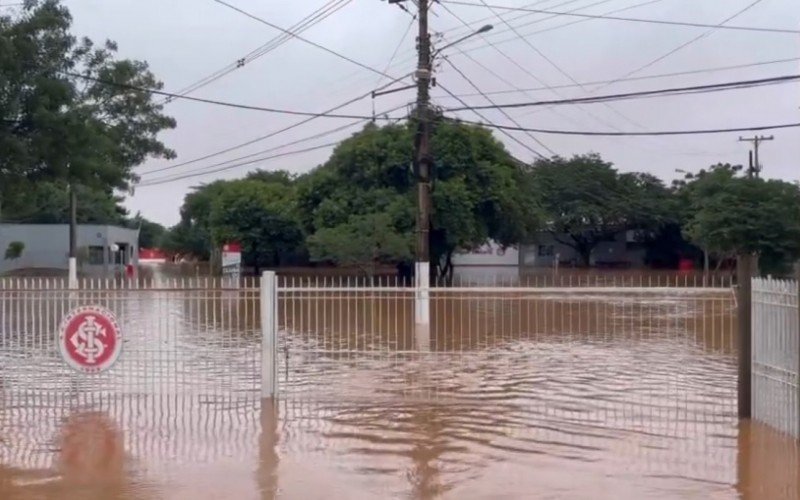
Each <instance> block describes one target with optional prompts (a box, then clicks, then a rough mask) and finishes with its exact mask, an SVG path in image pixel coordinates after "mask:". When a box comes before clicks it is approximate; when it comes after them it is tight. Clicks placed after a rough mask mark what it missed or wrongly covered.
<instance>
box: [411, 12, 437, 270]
mask: <svg viewBox="0 0 800 500" xmlns="http://www.w3.org/2000/svg"><path fill="white" fill-rule="evenodd" d="M429 1H430V0H419V13H418V16H417V17H418V19H419V35H418V39H417V50H418V54H419V59H418V62H417V72H416V78H417V136H416V140H415V147H414V149H415V151H414V169H415V170H416V172H415V173H416V176H417V204H418V215H417V264H416V267H417V269H416V272H417V280H418V282H420V283H424V284H426V285H427V284H429V279H430V260H431V255H430V252H431V247H430V226H431V205H432V204H431V170H432V168H431V166H432V163H433V161H432V158H431V152H430V133H431V131H430V86H431V76H432V75H431V38H430V34H429V33H428V6H429Z"/></svg>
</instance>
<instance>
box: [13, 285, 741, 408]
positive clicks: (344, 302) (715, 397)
mask: <svg viewBox="0 0 800 500" xmlns="http://www.w3.org/2000/svg"><path fill="white" fill-rule="evenodd" d="M270 276H271V277H270V278H268V279H263V280H261V281H260V282H259V280H243V281H242V282H241V283H239V284H238V285H237V286H231V284H230V283H225V282H221V281H217V280H211V279H204V278H199V279H190V278H184V279H162V280H149V281H134V282H130V281H116V280H105V281H104V280H86V281H84V282H82V283H81V287H80V289H79V290H70V289H68V287H67V286H66V281H65V280H49V279H36V278H34V279H30V278H28V279H23V278H19V279H17V278H12V279H0V391H4V392H5V393H7V394H9V393H11V392H13V391H23V390H24V391H30V390H46V391H59V390H63V389H65V388H69V389H71V390H81V389H83V390H92V391H94V392H98V393H103V394H116V395H125V394H131V395H136V394H148V395H152V394H175V395H182V396H185V395H199V396H214V395H226V396H231V395H234V396H236V395H240V396H258V395H259V394H261V395H265V396H270V395H273V394H275V393H276V392H277V388H278V387H279V386H280V389H281V392H282V393H283V394H284V395H286V396H291V397H295V396H302V397H306V396H308V397H318V396H331V395H333V394H336V396H337V397H347V396H348V395H350V396H352V395H354V394H358V395H361V396H367V397H379V396H381V395H384V396H394V395H397V394H402V395H404V396H419V397H427V396H429V395H431V394H434V393H435V394H438V395H443V396H446V397H448V398H459V397H463V396H465V395H472V394H474V392H475V391H480V390H483V388H485V387H484V385H485V383H486V382H487V381H491V380H494V381H495V382H497V383H498V384H499V386H504V384H505V382H504V381H510V383H511V384H512V386H513V384H519V385H521V386H525V387H529V386H530V387H532V388H533V389H534V390H533V392H532V393H530V394H531V395H532V397H544V396H543V395H542V394H540V393H538V394H537V392H536V391H537V390H539V389H541V388H545V389H546V388H547V383H543V384H541V385H536V384H533V382H531V381H532V380H538V378H539V377H540V376H541V374H542V373H547V372H548V371H551V372H552V371H554V370H555V371H559V372H560V373H562V374H564V379H563V380H560V381H559V383H563V384H567V383H568V379H569V377H572V376H573V375H575V374H583V375H585V376H586V377H588V379H587V380H591V381H592V384H594V386H595V388H596V389H597V390H598V391H599V392H603V391H606V394H605V395H601V397H600V398H599V399H598V400H597V401H595V402H591V401H589V400H586V401H584V402H583V403H581V404H583V405H584V406H585V407H586V408H588V410H587V411H595V412H598V413H603V412H605V413H606V414H607V413H608V412H622V411H625V412H630V411H636V408H637V406H642V405H651V407H652V406H653V405H655V407H659V408H662V409H665V411H666V409H674V408H679V409H683V410H687V409H689V408H690V407H691V408H693V410H692V411H694V409H697V410H698V411H699V413H698V414H697V415H695V416H694V417H692V418H716V417H714V415H720V414H724V415H727V414H728V412H729V410H730V409H731V408H733V401H732V398H731V396H732V394H733V393H731V392H730V391H732V389H733V388H734V387H735V383H733V382H731V380H734V381H735V379H732V377H733V376H734V375H733V371H732V367H734V366H735V348H736V342H735V302H734V300H733V297H732V293H731V290H730V288H728V287H727V286H725V287H704V286H703V283H702V282H699V281H697V280H695V279H692V280H688V279H681V278H676V279H675V280H674V281H672V282H671V286H669V287H666V286H663V283H664V282H666V279H665V280H664V281H660V280H655V279H654V280H647V279H644V278H641V277H639V279H634V280H633V281H631V280H627V281H622V280H618V281H616V282H614V281H612V282H613V283H615V286H604V283H606V280H600V279H589V280H586V281H584V280H578V279H575V280H569V281H566V282H563V283H562V284H563V285H564V286H544V284H540V283H535V284H531V285H526V286H521V285H519V284H515V283H510V282H509V283H504V285H505V286H500V285H503V284H496V285H493V286H474V285H473V286H454V287H451V288H432V289H430V290H429V294H428V295H429V297H430V320H431V321H430V325H429V326H428V327H427V328H426V329H425V330H424V331H420V329H419V327H418V326H417V325H416V323H415V317H414V314H415V299H416V298H417V297H418V295H419V293H418V292H419V290H417V289H415V288H413V287H407V286H404V285H403V284H402V283H399V282H397V281H396V280H391V281H390V280H386V279H376V280H358V281H356V280H352V279H351V280H347V279H331V278H328V279H320V278H310V279H309V278H306V279H299V278H295V279H291V278H288V279H282V280H280V282H278V281H277V280H275V278H274V275H270ZM717 283H718V282H717ZM717 283H715V284H717ZM707 284H710V283H707ZM725 284H726V285H727V284H728V283H725ZM462 285H463V284H462ZM648 285H652V286H648ZM658 285H662V286H658ZM86 304H97V305H102V306H105V307H107V308H108V309H110V310H111V311H112V312H114V314H115V315H116V316H117V318H118V320H119V322H120V324H121V328H122V330H123V332H124V338H125V344H124V347H123V354H122V356H121V357H120V359H119V361H118V362H117V364H116V365H115V367H114V368H113V369H112V370H109V371H108V372H106V373H103V374H100V375H96V376H92V377H86V376H81V375H79V374H77V373H76V372H74V371H72V370H71V369H70V368H68V367H67V366H66V364H65V363H63V362H62V360H61V359H60V355H59V351H58V348H57V344H56V339H57V334H58V333H57V330H58V327H59V323H60V321H61V319H62V318H63V316H64V315H65V314H66V313H67V312H68V311H69V310H70V309H71V308H72V307H74V306H77V305H86ZM262 318H269V320H268V321H266V322H264V321H262ZM686 366H692V367H694V368H693V370H694V371H688V372H687V371H686V369H685V368H686ZM708 367H714V369H713V370H710V369H708ZM526 377H527V378H526ZM703 377H706V378H707V379H708V380H710V383H708V384H704V383H703V380H702V379H703ZM517 379H519V380H517ZM637 380H638V381H641V382H643V383H644V384H645V386H644V387H642V388H637V387H636V386H635V382H636V381H637ZM530 384H533V385H530ZM509 390H512V391H513V390H517V388H516V387H514V388H511V389H509ZM542 390H544V389H542ZM548 390H549V389H548ZM555 390H557V391H558V390H572V389H570V388H569V387H562V388H558V389H555ZM626 391H627V392H626ZM622 393H626V394H627V395H626V396H625V397H622V396H620V394H622ZM548 397H549V396H548ZM567 399H568V400H569V404H570V405H574V406H575V407H576V408H577V407H578V406H580V405H579V401H578V400H577V399H576V400H574V401H573V400H572V399H570V398H567ZM589 407H591V408H589ZM698 415H699V416H698Z"/></svg>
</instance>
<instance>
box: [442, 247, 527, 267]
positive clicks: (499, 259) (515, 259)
mask: <svg viewBox="0 0 800 500" xmlns="http://www.w3.org/2000/svg"><path fill="white" fill-rule="evenodd" d="M453 266H455V267H464V266H514V267H517V266H519V250H518V249H517V248H516V247H509V248H506V249H503V248H502V247H501V246H500V245H498V244H497V243H495V242H494V241H489V242H488V243H486V244H484V245H482V246H481V247H479V248H476V249H474V250H472V251H468V252H462V253H458V252H457V253H456V254H455V255H453Z"/></svg>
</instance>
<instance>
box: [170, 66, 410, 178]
mask: <svg viewBox="0 0 800 500" xmlns="http://www.w3.org/2000/svg"><path fill="white" fill-rule="evenodd" d="M408 76H409V75H404V76H401V77H399V78H394V79H392V80H391V81H389V82H387V83H386V84H384V85H382V86H380V87H378V88H377V89H376V90H383V89H385V88H387V87H389V86H391V85H394V84H395V83H397V82H399V81H401V80H403V79H405V78H407V77H408ZM372 92H374V91H372V90H371V91H369V92H367V93H365V94H361V95H359V96H357V97H354V98H352V99H349V100H347V101H345V102H343V103H341V104H339V105H337V106H334V107H332V108H330V109H327V110H325V111H323V112H321V113H317V114H316V115H314V116H309V117H308V118H306V119H304V120H301V121H299V122H296V123H294V124H292V125H289V126H286V127H283V128H281V129H278V130H275V131H272V132H270V133H268V134H266V135H262V136H259V137H256V138H255V139H250V140H248V141H245V142H242V143H240V144H237V145H235V146H230V147H228V148H225V149H222V150H220V151H216V152H214V153H209V154H207V155H204V156H200V157H197V158H194V159H191V160H187V161H184V162H181V163H176V164H174V165H170V168H177V167H182V166H184V165H190V164H192V163H197V162H198V161H203V160H207V159H209V158H213V157H215V156H219V155H221V154H225V153H229V152H231V151H234V150H237V149H240V148H243V147H245V146H249V145H251V144H255V143H257V142H261V141H263V140H266V139H269V138H271V137H275V136H276V135H278V134H282V133H284V132H288V131H289V130H292V129H295V128H297V127H299V126H301V125H305V124H306V123H308V122H310V121H312V120H315V119H317V118H319V117H321V116H324V115H326V114H330V113H333V112H334V111H338V110H339V109H342V108H344V107H346V106H349V105H351V104H353V103H355V102H358V101H361V100H363V99H366V98H367V97H371V96H372ZM370 119H371V117H370Z"/></svg>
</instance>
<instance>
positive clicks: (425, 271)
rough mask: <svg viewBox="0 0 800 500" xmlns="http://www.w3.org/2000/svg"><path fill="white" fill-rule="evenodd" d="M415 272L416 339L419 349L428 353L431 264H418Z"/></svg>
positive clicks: (429, 339)
mask: <svg viewBox="0 0 800 500" xmlns="http://www.w3.org/2000/svg"><path fill="white" fill-rule="evenodd" d="M415 271H416V274H415V278H416V279H415V283H416V290H415V298H414V305H415V307H414V323H415V325H414V327H415V338H416V342H417V348H418V349H419V350H420V351H428V350H430V346H431V302H430V263H429V262H417V263H416V269H415Z"/></svg>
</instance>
